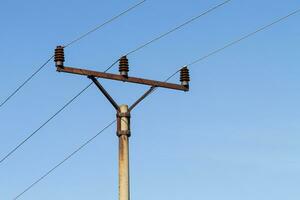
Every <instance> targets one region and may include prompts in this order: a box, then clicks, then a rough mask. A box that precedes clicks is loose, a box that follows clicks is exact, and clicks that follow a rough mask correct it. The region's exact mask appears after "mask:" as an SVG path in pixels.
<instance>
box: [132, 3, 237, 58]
mask: <svg viewBox="0 0 300 200" xmlns="http://www.w3.org/2000/svg"><path fill="white" fill-rule="evenodd" d="M230 1H231V0H227V1H224V2H223V3H220V4H218V5H216V6H214V7H212V8H210V9H208V10H207V11H205V12H203V13H201V14H199V15H197V16H195V17H193V18H191V19H190V20H188V21H186V22H184V23H183V24H180V25H179V26H177V27H175V28H173V29H171V30H170V31H168V32H166V33H164V34H162V35H160V36H158V37H156V38H154V39H152V40H150V41H149V42H147V43H145V44H143V45H141V46H139V47H138V48H136V49H134V50H132V51H130V52H128V53H127V54H126V56H128V55H129V54H132V53H134V52H136V51H138V50H140V49H142V48H144V47H146V46H148V45H149V44H151V43H153V42H155V41H157V40H159V39H161V38H163V37H165V36H167V35H169V34H171V33H173V32H174V31H177V30H179V29H181V28H182V27H184V26H186V25H188V24H190V23H192V22H193V21H195V20H197V19H199V18H200V17H203V16H204V15H207V14H209V13H210V12H212V11H214V10H216V9H218V8H219V7H221V6H223V5H225V4H227V3H229V2H230Z"/></svg>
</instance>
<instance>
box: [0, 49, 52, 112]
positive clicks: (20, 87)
mask: <svg viewBox="0 0 300 200" xmlns="http://www.w3.org/2000/svg"><path fill="white" fill-rule="evenodd" d="M53 57H54V55H53V56H51V57H50V58H48V59H47V61H46V62H44V63H43V64H42V65H41V66H40V67H39V68H38V69H37V70H36V71H35V72H34V73H33V74H31V75H30V76H29V77H28V78H27V79H26V80H25V81H24V82H23V83H22V84H21V85H20V86H19V87H18V88H17V89H15V90H14V91H13V92H12V93H11V94H10V95H9V96H8V97H7V98H6V99H5V100H4V101H3V102H2V103H1V104H0V108H1V107H2V106H4V104H6V103H7V102H8V101H9V100H10V99H11V98H12V97H13V96H15V94H17V93H18V92H19V90H21V89H22V88H23V87H24V86H25V85H26V84H27V83H28V82H29V81H30V80H31V79H32V78H33V77H34V76H35V75H37V74H38V73H39V72H40V71H41V70H42V69H43V68H44V67H45V66H46V65H47V64H48V63H49V62H50V61H51V60H52V58H53Z"/></svg>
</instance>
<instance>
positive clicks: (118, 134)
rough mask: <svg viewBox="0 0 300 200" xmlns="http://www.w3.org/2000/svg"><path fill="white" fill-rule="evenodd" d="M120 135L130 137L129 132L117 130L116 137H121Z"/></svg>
mask: <svg viewBox="0 0 300 200" xmlns="http://www.w3.org/2000/svg"><path fill="white" fill-rule="evenodd" d="M122 135H127V136H128V137H130V136H131V132H130V130H128V131H121V130H118V131H117V136H118V137H121V136H122Z"/></svg>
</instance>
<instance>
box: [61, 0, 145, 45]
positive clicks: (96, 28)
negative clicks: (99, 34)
mask: <svg viewBox="0 0 300 200" xmlns="http://www.w3.org/2000/svg"><path fill="white" fill-rule="evenodd" d="M145 2H146V0H144V1H140V2H139V3H137V4H135V5H133V6H132V7H130V8H128V9H127V10H125V11H123V12H121V13H120V14H118V15H116V16H114V17H113V18H111V19H109V20H107V21H106V22H104V23H103V24H101V25H99V26H97V27H95V28H93V29H92V30H90V31H88V32H86V33H85V34H83V35H82V36H80V37H78V38H76V39H74V40H72V41H71V42H69V43H68V44H66V45H65V46H64V47H65V48H67V47H69V46H71V45H72V44H74V43H75V42H78V41H79V40H82V39H83V38H85V37H86V36H88V35H90V34H91V33H93V32H95V31H97V30H98V29H100V28H102V27H103V26H105V25H106V24H109V23H111V22H112V21H114V20H116V19H118V18H119V17H121V16H122V15H124V14H126V13H128V12H130V11H131V10H133V9H135V8H136V7H138V6H140V5H141V4H143V3H145Z"/></svg>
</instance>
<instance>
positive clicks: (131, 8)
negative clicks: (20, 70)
mask: <svg viewBox="0 0 300 200" xmlns="http://www.w3.org/2000/svg"><path fill="white" fill-rule="evenodd" d="M146 1H147V0H143V1H140V2H139V3H137V4H135V5H133V6H131V7H129V8H128V9H126V10H125V11H123V12H121V13H120V14H118V15H116V16H114V17H112V18H110V19H109V20H107V21H105V22H104V23H102V24H101V25H99V26H97V27H95V28H93V29H92V30H90V31H88V32H87V33H85V34H83V35H81V36H79V37H78V38H76V39H74V40H72V41H71V42H69V43H68V44H66V45H64V47H65V48H67V47H69V46H70V45H73V44H74V43H76V42H78V41H80V40H82V39H83V38H85V37H86V36H88V35H90V34H91V33H93V32H95V31H97V30H99V29H100V28H102V27H103V26H105V25H107V24H109V23H111V22H113V21H114V20H116V19H118V18H120V17H121V16H123V15H125V14H126V13H128V12H130V11H131V10H133V9H135V8H136V7H138V6H140V5H141V4H143V3H145V2H146ZM53 57H54V55H52V56H51V57H50V58H49V59H47V61H46V62H44V63H43V64H42V65H41V66H40V67H38V69H37V70H35V71H34V72H33V73H32V74H31V75H30V76H29V77H28V78H27V79H26V80H25V81H24V82H22V84H21V85H20V86H19V87H17V89H15V90H14V91H13V92H12V93H11V94H10V95H9V96H8V97H7V98H6V99H5V100H4V101H3V102H2V103H1V104H0V108H1V107H3V106H4V105H5V104H6V103H7V102H8V101H9V100H10V99H11V98H12V97H14V96H15V95H16V94H17V93H18V92H19V91H20V90H21V89H22V88H23V87H24V86H25V85H26V84H27V83H28V82H29V81H30V80H31V79H33V78H34V77H35V76H36V75H37V74H38V73H39V72H40V71H41V70H42V69H44V68H45V67H46V66H47V64H48V63H49V62H50V61H51V60H52V58H53Z"/></svg>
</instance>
